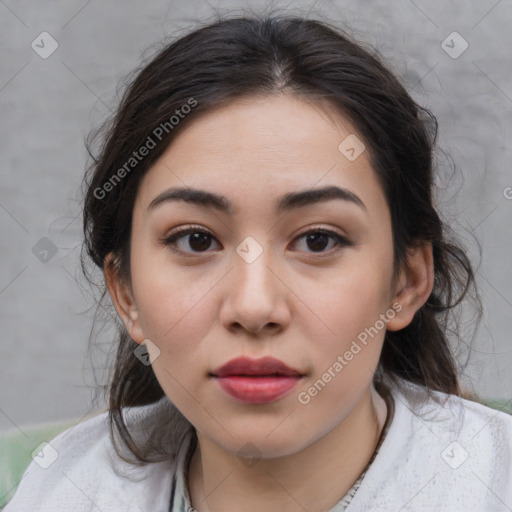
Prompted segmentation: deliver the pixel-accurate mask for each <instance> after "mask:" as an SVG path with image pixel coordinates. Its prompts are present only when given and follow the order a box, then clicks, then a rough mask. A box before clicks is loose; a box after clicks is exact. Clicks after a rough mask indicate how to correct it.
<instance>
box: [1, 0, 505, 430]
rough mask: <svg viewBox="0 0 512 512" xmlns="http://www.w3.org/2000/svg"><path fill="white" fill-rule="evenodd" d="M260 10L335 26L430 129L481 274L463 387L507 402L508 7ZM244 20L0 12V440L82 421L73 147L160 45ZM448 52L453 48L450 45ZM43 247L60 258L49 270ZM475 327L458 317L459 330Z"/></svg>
mask: <svg viewBox="0 0 512 512" xmlns="http://www.w3.org/2000/svg"><path fill="white" fill-rule="evenodd" d="M260 7H265V8H267V9H268V8H270V7H274V8H277V9H279V8H281V9H283V10H287V11H290V12H292V13H294V14H304V13H308V12H309V11H311V12H312V14H313V15H315V16H316V17H324V19H327V20H330V21H332V22H333V23H335V24H337V25H341V26H345V24H347V25H348V26H349V27H350V29H349V31H350V32H351V33H352V35H353V36H354V37H355V38H356V39H358V40H359V41H363V42H366V43H368V44H370V45H373V46H376V47H377V48H378V49H379V51H380V52H381V54H382V55H383V56H384V57H385V58H387V59H388V62H389V63H390V64H391V65H392V66H393V67H394V69H395V70H396V71H397V72H398V73H399V74H400V75H401V76H402V77H403V80H404V82H405V84H406V85H407V86H408V88H409V90H410V92H411V94H412V95H413V97H414V98H415V99H416V100H418V101H419V102H420V103H421V104H423V105H425V106H427V107H429V108H431V109H432V110H433V112H434V113H435V114H436V116H437V117H438V120H439V125H440V132H439V146H440V149H441V150H442V151H440V152H439V153H438V163H439V166H440V177H439V185H440V187H441V192H440V194H439V195H438V201H439V204H440V206H441V208H442V209H443V212H444V216H445V218H446V219H447V220H448V222H449V224H450V225H451V226H452V227H453V228H454V229H455V230H456V231H457V232H458V233H459V234H460V236H461V237H462V239H463V240H464V242H465V243H466V244H467V247H468V251H469V254H470V256H471V258H472V261H473V263H474V264H475V266H476V267H478V272H477V279H478V284H479V285H480V290H481V293H482V297H483V300H484V306H485V313H484V317H483V319H482V322H481V324H480V327H479V330H478V331H477V332H476V336H475V340H474V343H473V351H472V353H471V354H469V355H470V359H469V364H468V366H467V368H466V373H465V376H464V378H463V381H464V382H467V383H468V384H471V385H473V386H474V387H475V389H476V390H477V391H478V392H479V393H481V394H483V395H484V396H488V397H502V398H507V399H511V398H512V375H511V374H512V372H511V369H512V342H511V338H510V329H511V326H512V292H511V290H512V272H511V257H510V256H511V253H512V229H511V223H510V220H511V218H512V200H511V199H507V196H508V197H509V198H511V197H512V189H509V188H507V187H512V173H511V170H510V165H511V162H512V154H511V147H510V137H511V133H512V130H511V120H512V110H511V107H512V76H511V75H512V65H511V61H510V48H511V47H512V34H511V32H512V31H511V30H510V27H511V24H512V1H510V0H501V1H496V0H488V1H481V0H479V1H467V0H466V1H446V0H438V1H432V0H417V1H415V2H413V1H410V0H397V1H393V2H391V1H384V0H373V1H357V0H353V1H351V0H337V1H331V2H329V1H323V2H320V1H319V2H273V3H270V2H251V8H252V9H254V10H259V8H260ZM246 8H247V4H246V3H243V2H240V1H233V2H213V3H208V2H206V1H204V0H187V1H186V2H185V1H183V2H182V1H177V0H175V1H170V2H165V1H163V0H146V1H144V2H142V1H140V2H136V1H133V0H130V1H123V2H121V1H118V2H114V1H113V0H110V1H100V0H92V1H84V0H76V1H66V2H65V1H57V0H55V1H45V2H42V1H39V2H36V1H35V0H32V1H27V0H25V1H17V2H15V1H14V0H5V1H0V111H1V117H0V119H1V123H0V154H1V156H2V158H1V181H0V187H1V194H0V222H1V229H2V236H1V238H0V244H1V246H0V247H1V262H2V264H1V266H0V315H1V322H2V323H1V326H2V340H1V344H0V356H1V357H0V376H1V377H0V378H1V383H0V430H5V429H11V428H16V425H19V426H23V425H25V424H28V423H32V422H40V421H50V420H57V419H63V418H80V417H83V415H86V414H87V412H88V411H89V409H90V408H91V397H92V392H93V389H94V385H95V377H94V375H93V373H92V369H91V361H90V359H89V355H88V352H87V346H88V339H89V334H90V330H91V327H92V320H93V313H94V300H93V297H94V296H93V293H92V290H90V289H89V287H88V285H87V284H86V283H85V282H84V280H83V278H82V277H81V273H80V268H79V266H78V262H79V260H78V256H79V249H80V236H81V231H80V230H81V221H80V216H79V213H80V198H81V195H80V191H79V186H80V181H81V178H82V175H83V172H84V168H85V165H86V163H87V158H86V151H85V147H84V143H83V141H84V137H85V136H86V135H87V133H88V132H89V130H90V129H92V128H94V127H97V126H98V125H99V124H100V122H101V121H102V120H103V119H104V118H105V117H106V116H107V115H108V114H109V113H110V110H113V109H115V106H116V103H117V98H118V96H117V92H116V87H117V85H118V81H119V79H120V78H121V77H123V76H124V75H126V74H127V73H128V72H129V71H131V70H132V69H134V68H135V67H136V66H138V65H139V63H140V61H141V58H142V57H147V56H148V55H151V53H152V52H153V51H154V50H155V49H157V48H158V47H159V46H161V44H162V43H161V40H162V38H164V37H169V36H171V37H175V36H179V35H182V34H184V33H185V32H187V31H188V29H190V28H192V27H193V26H194V23H195V22H196V21H203V20H205V19H209V18H211V17H212V16H214V15H215V13H221V14H229V13H232V14H239V13H241V12H242V11H244V10H246ZM44 31H46V32H49V33H50V34H51V35H52V37H53V38H55V40H56V41H57V42H58V49H57V50H56V51H55V52H54V53H53V54H52V55H51V56H50V57H48V58H47V59H43V58H41V57H40V56H39V55H38V54H37V53H36V52H35V51H34V50H33V49H32V47H31V43H32V41H34V40H36V41H37V40H39V39H36V38H37V37H38V36H39V34H41V33H42V32H44ZM454 31H456V32H458V33H459V34H460V35H461V36H462V37H463V38H464V40H465V41H467V43H468V45H469V46H468V48H467V50H466V51H465V52H464V53H463V54H462V55H460V56H459V57H458V58H453V56H450V55H448V54H447V53H446V52H445V50H444V49H443V47H442V42H443V40H445V39H446V38H447V36H448V35H449V34H451V33H452V32H454ZM447 44H450V45H451V46H454V49H453V50H452V51H457V50H459V49H460V48H462V47H461V40H454V42H453V43H452V42H451V40H450V39H448V43H447ZM454 166H455V167H454ZM507 191H508V192H509V194H507ZM43 237H47V238H48V239H50V240H51V242H52V244H53V245H52V247H54V248H55V249H56V250H57V252H56V254H55V255H53V256H52V257H51V258H50V259H49V261H47V262H46V263H45V262H44V261H41V260H40V258H41V257H42V253H41V250H40V248H41V247H43V249H44V247H45V246H44V244H47V245H48V241H47V240H45V241H43V242H40V240H41V239H42V238H43ZM474 237H476V239H477V240H478V241H479V243H480V244H481V246H482V250H483V256H482V257H480V254H479V251H478V245H477V243H476V242H475V239H474ZM37 243H39V244H43V246H41V245H37V246H36V249H34V250H33V247H34V246H35V245H36V244H37ZM37 248H39V252H38V249H37ZM34 253H35V254H34ZM37 255H39V258H38V257H37ZM50 255H51V253H48V255H47V257H49V256H50ZM472 314H473V313H472V311H471V309H469V308H467V309H465V310H464V315H465V318H466V319H470V318H471V317H472ZM97 327H98V329H97V330H98V332H99V334H100V336H99V337H98V338H97V339H96V345H95V348H94V350H93V361H94V363H93V365H94V367H95V368H96V371H97V375H96V378H97V379H99V382H102V379H103V378H104V375H103V369H104V368H105V367H106V365H107V361H108V358H107V356H108V351H109V347H110V340H111V339H112V337H113V329H112V327H109V324H108V323H104V322H99V323H98V324H97ZM469 327H470V326H469V324H468V329H467V331H468V332H467V336H466V337H465V340H464V341H465V343H466V344H469V342H470V338H471V336H470V335H471V331H470V330H469ZM464 348H465V347H464V346H462V348H461V350H460V354H461V360H462V361H465V359H466V358H467V356H468V354H467V353H465V352H464Z"/></svg>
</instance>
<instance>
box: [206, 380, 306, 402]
mask: <svg viewBox="0 0 512 512" xmlns="http://www.w3.org/2000/svg"><path fill="white" fill-rule="evenodd" d="M300 379H301V377H300V376H296V377H290V376H276V377H247V376H232V377H216V378H215V380H216V381H217V382H218V383H219V385H220V387H221V389H222V390H223V391H224V392H225V393H227V394H228V395H229V396H231V397H232V398H234V399H235V400H239V401H240V402H244V403H248V404H264V403H268V402H274V401H275V400H279V399H280V398H283V397H284V396H286V395H287V394H288V393H290V391H291V390H292V389H293V388H294V387H295V386H296V385H297V383H298V382H299V380H300Z"/></svg>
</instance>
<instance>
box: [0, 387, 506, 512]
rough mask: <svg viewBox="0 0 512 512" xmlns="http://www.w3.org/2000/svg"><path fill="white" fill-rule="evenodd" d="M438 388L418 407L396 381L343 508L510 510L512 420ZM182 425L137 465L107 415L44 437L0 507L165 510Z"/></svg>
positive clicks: (53, 511) (134, 417) (137, 423)
mask: <svg viewBox="0 0 512 512" xmlns="http://www.w3.org/2000/svg"><path fill="white" fill-rule="evenodd" d="M434 394H435V397H436V399H435V400H433V399H429V400H428V401H426V402H425V403H422V402H421V399H422V398H423V389H422V388H421V387H419V386H416V385H413V384H410V383H407V382H405V381H402V384H401V385H400V386H399V387H395V388H393V389H392V396H393V399H394V402H395V413H394V417H393V419H392V423H391V425H390V427H389V431H388V433H387V435H386V437H385V438H384V440H383V443H382V445H381V447H380V450H379V452H378V453H377V455H376V458H375V460H374V461H373V463H372V464H371V465H370V467H369V468H368V471H367V473H366V475H365V477H364V479H363V481H362V484H361V486H360V488H359V489H358V491H357V493H356V495H355V496H354V498H353V500H352V501H351V503H350V504H349V506H348V508H347V509H346V511H347V512H368V511H375V512H377V511H379V512H388V511H389V512H398V511H400V512H412V511H414V512H419V511H425V512H426V511H428V512H432V511H435V512H442V511H446V512H448V511H449V512H459V511H460V512H471V511H475V512H477V511H478V512H486V511H489V512H490V511H492V512H511V511H512V416H511V415H508V414H505V413H503V412H500V411H497V410H494V409H491V408H489V407H486V406H484V405H481V404H479V403H475V402H471V401H468V400H465V399H461V398H458V397H456V396H453V395H446V394H444V393H439V392H435V393H434ZM444 400H447V401H446V403H445V404H444V406H443V403H444ZM172 407H173V406H172V404H170V402H169V400H168V399H167V398H166V397H164V398H162V399H161V400H160V401H159V402H157V403H156V404H153V405H150V406H144V407H136V408H131V409H130V410H129V411H127V413H126V418H127V421H129V422H130V425H132V426H134V427H138V428H139V429H140V430H139V431H138V432H140V434H141V435H154V432H158V431H159V432H160V433H162V432H163V430H161V429H162V428H164V420H163V419H162V422H161V423H159V421H158V418H164V416H165V413H166V412H167V413H169V410H170V408H172ZM162 415H164V416H162ZM167 418H168V417H167ZM165 421H166V422H167V423H166V425H167V427H168V425H169V422H168V419H166V420H165ZM151 428H154V430H153V433H152V431H151ZM181 428H182V431H181V434H180V435H181V437H179V436H178V437H176V436H175V439H174V440H173V441H172V442H174V443H175V445H176V446H175V448H176V450H177V449H178V440H179V439H181V440H182V441H183V442H182V443H181V445H180V446H181V449H180V451H179V453H178V454H177V456H175V457H173V458H172V459H171V460H169V461H166V462H158V463H151V464H147V465H145V466H142V467H136V466H134V465H131V464H128V463H126V462H124V461H122V459H120V458H119V457H118V456H117V455H116V453H115V451H114V449H113V445H112V442H111V440H110V435H109V429H108V423H107V413H102V414H100V415H98V416H96V417H94V418H91V419H89V420H87V421H84V422H83V423H81V424H78V425H77V426H75V427H73V428H71V429H68V430H66V431H65V432H63V433H61V434H60V435H59V436H57V437H56V438H55V439H53V440H51V441H50V445H51V447H52V448H53V449H55V451H56V452H57V453H58V457H57V459H56V460H55V461H54V462H53V463H52V464H51V465H50V466H49V467H48V468H47V469H43V468H42V467H40V465H39V464H37V463H36V462H34V461H33V462H32V463H31V464H30V466H29V467H28V468H27V470H26V471H25V473H24V475H23V478H22V480H21V482H20V484H19V487H18V490H17V492H16V494H15V495H14V497H13V498H12V500H11V501H10V502H9V503H8V504H7V505H6V507H5V508H4V512H135V511H137V512H139V511H140V512H142V511H143V512H168V511H169V504H170V499H171V489H172V485H173V478H174V474H175V472H176V468H177V462H178V461H179V460H183V457H182V455H183V453H184V450H186V448H187V445H188V441H187V440H188V439H190V438H191V434H190V432H191V431H190V427H187V426H186V425H182V426H181ZM52 455H54V452H52V451H51V450H50V451H49V452H48V454H47V456H48V457H49V458H48V461H51V460H52ZM43 463H44V460H43ZM43 465H44V464H43ZM179 492H182V489H181V488H180V489H179ZM175 502H176V500H175ZM178 502H179V501H178ZM331 510H332V511H335V510H339V508H337V507H334V508H333V509H331ZM174 512H187V511H186V508H184V509H183V510H179V511H177V510H175V511H174ZM241 512H243V511H241ZM270 512H271V511H270Z"/></svg>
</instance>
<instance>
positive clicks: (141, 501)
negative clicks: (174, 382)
mask: <svg viewBox="0 0 512 512" xmlns="http://www.w3.org/2000/svg"><path fill="white" fill-rule="evenodd" d="M169 404H170V403H169V402H168V401H167V400H165V399H162V400H160V401H159V402H157V403H156V404H151V405H147V406H142V407H133V408H130V409H127V410H126V411H125V420H126V422H127V424H128V426H129V428H130V432H134V433H135V438H137V436H139V437H138V438H139V439H140V437H141V436H147V435H151V433H152V431H151V429H149V430H147V429H146V426H147V424H148V423H153V424H158V418H161V417H163V415H164V414H165V412H166V411H167V412H168V411H169V410H170V406H169ZM148 432H149V433H148ZM123 453H126V455H128V452H127V451H125V452H122V454H123ZM41 455H42V457H41V458H40V459H39V460H37V461H36V460H34V461H32V462H31V464H30V465H29V467H28V468H27V470H26V471H25V473H24V474H23V477H22V479H21V481H20V483H19V486H18V489H17V491H16V493H15V495H14V496H13V498H12V499H11V500H10V501H9V503H8V504H7V505H6V507H5V508H4V511H5V512H18V511H19V512H21V511H27V510H30V511H31V512H46V511H52V512H59V511H62V512H64V511H66V512H67V511H69V510H73V511H76V512H80V511H86V510H87V511H90V510H93V509H94V507H98V508H99V509H100V510H108V511H109V512H110V511H112V512H115V511H119V512H121V511H123V512H124V511H132V510H133V511H135V510H137V511H138V510H140V511H142V510H155V511H162V512H163V511H166V510H168V503H169V499H170V490H171V485H172V477H173V475H174V465H175V461H174V458H172V457H170V458H169V459H168V460H165V461H163V462H155V463H150V464H145V465H135V464H130V463H128V462H126V461H124V460H123V459H122V458H120V457H119V456H118V454H117V452H116V451H115V449H114V445H113V443H112V439H111V435H110V429H109V421H108V413H107V412H103V413H101V414H99V415H97V416H95V417H93V418H90V419H88V420H87V421H84V422H82V423H79V424H77V425H75V426H74V427H71V428H69V429H67V430H65V431H64V432H62V433H61V434H59V435H58V436H57V437H55V438H54V439H52V440H50V441H49V443H48V445H46V447H45V448H44V449H43V451H42V453H41Z"/></svg>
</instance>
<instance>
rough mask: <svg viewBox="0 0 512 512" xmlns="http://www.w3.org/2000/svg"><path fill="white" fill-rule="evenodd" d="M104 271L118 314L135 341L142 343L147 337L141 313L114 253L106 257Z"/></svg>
mask: <svg viewBox="0 0 512 512" xmlns="http://www.w3.org/2000/svg"><path fill="white" fill-rule="evenodd" d="M103 270H104V272H105V284H106V285H107V289H108V292H109V294H110V297H111V299H112V303H113V304H114V307H115V308H116V311H117V314H118V315H119V317H120V318H121V320H122V322H123V324H124V326H125V327H126V330H127V331H128V334H129V335H130V337H131V338H132V339H133V341H135V342H137V343H142V341H144V339H145V337H144V334H143V332H142V329H141V327H140V321H139V311H138V309H137V305H136V303H135V300H134V298H133V293H132V290H131V287H130V285H129V284H128V283H126V282H125V281H124V280H123V279H122V277H121V276H120V275H119V270H118V267H117V265H116V258H115V256H114V255H113V254H112V253H109V254H108V255H107V256H106V257H105V264H104V267H103Z"/></svg>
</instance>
